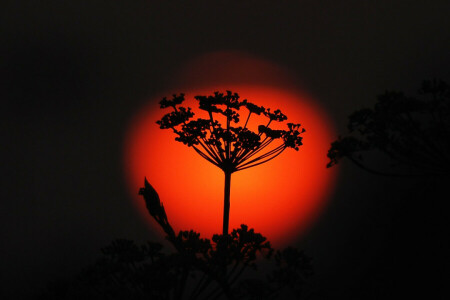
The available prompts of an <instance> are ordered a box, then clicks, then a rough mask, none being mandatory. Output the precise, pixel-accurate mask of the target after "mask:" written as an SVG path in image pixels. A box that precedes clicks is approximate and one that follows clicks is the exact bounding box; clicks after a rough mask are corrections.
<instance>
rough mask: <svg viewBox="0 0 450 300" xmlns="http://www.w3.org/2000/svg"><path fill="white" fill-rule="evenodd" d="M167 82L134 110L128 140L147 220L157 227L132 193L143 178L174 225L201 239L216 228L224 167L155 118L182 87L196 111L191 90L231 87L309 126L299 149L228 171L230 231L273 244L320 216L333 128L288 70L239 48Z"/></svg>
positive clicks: (131, 174)
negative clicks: (250, 231)
mask: <svg viewBox="0 0 450 300" xmlns="http://www.w3.org/2000/svg"><path fill="white" fill-rule="evenodd" d="M170 87H171V88H170V89H168V90H166V91H161V93H160V94H159V95H155V96H154V97H152V99H149V102H148V105H147V106H145V107H143V108H142V109H140V110H139V112H138V113H137V114H136V116H135V117H134V118H133V120H132V122H131V124H130V127H129V130H128V132H127V135H126V138H125V145H124V146H125V149H124V162H125V170H126V172H127V174H126V175H127V182H128V185H129V187H130V191H131V194H132V199H133V203H134V204H135V206H136V208H137V209H138V211H139V212H140V213H141V215H142V216H143V217H144V218H145V220H147V221H148V223H149V224H150V226H151V227H152V228H156V224H155V222H154V220H153V219H151V218H150V217H149V216H148V213H147V211H146V208H145V204H144V203H143V200H142V198H140V197H138V196H137V191H138V190H139V187H141V186H142V185H143V182H144V177H147V179H148V180H149V182H150V183H151V184H152V185H153V186H154V187H155V189H156V190H157V191H158V193H159V195H160V198H161V200H162V202H163V203H164V207H165V208H166V211H167V214H168V218H169V221H170V223H171V224H172V226H173V227H174V229H175V230H176V231H178V230H189V229H193V230H195V231H198V232H200V233H201V234H202V236H203V237H206V238H210V237H211V235H212V234H214V233H220V232H221V226H222V214H223V188H224V187H223V185H224V182H223V172H222V171H221V170H220V169H218V168H216V167H215V166H213V165H212V164H210V163H208V162H207V161H206V160H204V159H203V158H201V157H200V156H199V155H198V154H197V153H195V151H194V150H193V149H192V148H188V147H186V146H185V145H183V144H182V143H179V142H176V141H175V136H174V134H173V133H172V132H170V131H166V130H161V129H159V127H158V125H157V124H156V121H157V120H159V119H160V118H161V116H162V115H164V114H165V113H166V112H167V111H164V110H161V109H159V105H158V102H159V101H160V100H161V98H162V97H164V96H167V97H170V96H171V95H172V94H173V93H181V92H182V93H185V94H186V102H185V103H184V105H185V106H189V107H191V108H192V109H193V110H194V112H196V113H199V114H201V111H200V110H199V109H198V104H197V102H196V101H195V100H194V98H193V97H194V96H196V95H210V94H212V93H213V92H214V91H221V92H225V91H226V90H231V91H233V92H237V93H238V94H239V95H240V96H241V97H242V98H243V99H244V98H245V99H248V100H249V101H251V102H253V103H255V104H257V105H262V106H264V107H268V108H272V109H278V108H279V109H281V111H282V112H283V113H284V114H286V115H287V116H288V122H294V123H301V124H302V126H303V127H304V128H305V129H306V132H305V133H304V135H303V136H304V140H303V142H304V145H303V146H301V147H300V150H299V151H298V152H297V151H284V152H283V153H282V154H281V155H280V156H278V157H277V158H276V159H274V160H272V161H270V162H268V163H266V164H263V165H260V166H256V167H254V168H251V169H246V170H243V171H239V172H236V173H234V174H233V176H232V179H231V180H232V182H231V210H230V229H232V228H237V227H238V226H239V225H240V224H246V225H248V226H249V227H251V228H254V229H255V230H256V231H257V232H260V233H262V234H263V235H265V236H266V237H267V238H268V239H269V240H270V241H271V242H272V243H273V244H274V245H275V246H277V247H278V246H285V245H287V244H289V243H291V242H294V241H295V240H297V239H298V238H299V237H300V236H301V235H302V234H303V233H304V232H305V231H306V230H307V229H308V228H309V226H311V224H313V222H314V220H315V219H316V218H317V216H318V215H319V214H320V211H321V210H322V209H323V207H324V205H325V204H326V201H327V199H328V198H329V196H330V193H331V192H332V190H333V187H334V182H335V177H336V171H337V169H334V168H332V169H326V164H327V157H326V153H327V150H328V148H329V145H330V142H331V141H332V140H334V138H335V134H334V129H333V126H332V125H331V122H330V119H329V117H328V116H327V115H326V113H325V111H324V110H323V109H322V108H321V107H320V106H319V104H318V103H317V102H315V101H314V100H313V99H312V97H310V96H308V95H307V94H306V93H305V92H303V91H301V90H300V89H299V88H298V87H297V85H296V79H295V77H294V76H292V75H290V74H289V72H288V71H287V70H286V69H284V68H282V67H280V66H277V65H276V64H274V63H270V62H267V61H265V60H262V59H258V58H255V57H252V56H250V55H248V54H242V53H239V52H225V51H223V52H215V53H210V54H206V55H203V56H200V57H198V58H196V59H194V60H191V61H190V62H188V63H186V64H185V65H184V66H182V67H181V68H180V70H179V71H178V73H177V74H174V76H173V81H172V84H171V85H170ZM282 125H284V126H286V125H285V124H282ZM156 230H157V231H159V229H156Z"/></svg>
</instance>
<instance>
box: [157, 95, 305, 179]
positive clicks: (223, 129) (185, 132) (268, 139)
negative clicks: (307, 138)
mask: <svg viewBox="0 0 450 300" xmlns="http://www.w3.org/2000/svg"><path fill="white" fill-rule="evenodd" d="M195 99H196V100H197V101H198V102H199V108H200V109H201V110H204V111H206V112H207V113H208V116H209V118H207V119H202V118H198V119H196V120H192V118H193V117H194V113H193V112H192V110H191V108H186V107H183V106H181V104H182V102H183V101H184V94H179V95H176V94H175V95H173V98H172V99H171V100H168V99H166V98H163V99H162V100H161V102H160V106H161V108H168V107H172V108H173V111H172V112H170V113H168V114H166V115H164V116H163V117H162V119H161V120H159V121H157V124H158V125H159V126H160V128H161V129H169V128H170V129H172V130H173V132H174V133H175V134H176V135H177V137H176V138H175V139H176V140H177V141H179V142H182V143H184V144H185V145H187V146H189V147H193V148H194V150H195V151H196V152H197V153H198V154H199V155H201V156H202V157H203V158H204V159H206V160H208V161H209V162H211V163H212V164H214V165H216V166H217V167H219V168H221V169H222V170H224V171H227V172H236V171H239V170H243V169H247V168H251V167H253V166H256V165H259V164H262V163H265V162H267V161H269V160H271V159H273V158H275V157H276V156H278V155H280V154H281V153H282V152H283V151H284V150H285V149H286V148H292V149H295V150H298V149H299V146H301V145H302V136H301V134H302V133H303V132H304V131H305V129H303V128H302V127H301V125H300V124H293V123H288V124H287V130H275V129H272V128H270V125H271V123H272V122H283V121H285V120H287V116H286V115H284V114H283V113H282V112H281V111H280V110H279V109H277V110H275V111H273V112H272V111H271V110H270V109H266V108H264V107H262V106H258V105H255V104H253V103H251V102H249V101H248V100H246V99H245V100H240V97H239V95H238V94H237V93H232V92H231V91H227V92H226V93H219V92H215V93H214V94H213V95H210V96H196V97H195ZM241 108H245V109H246V110H247V118H246V121H245V124H244V125H243V126H240V124H238V123H239V122H240V114H239V112H240V111H241ZM252 114H254V115H263V116H265V117H266V118H267V124H266V125H260V126H258V132H253V131H251V130H250V129H248V128H247V124H248V121H249V119H250V117H251V115H252ZM217 116H221V117H222V118H223V117H224V118H225V119H226V124H224V125H223V126H222V124H221V123H219V122H218V120H217ZM275 141H278V143H274V142H275ZM275 144H276V145H275ZM263 149H265V150H266V151H262V150H263Z"/></svg>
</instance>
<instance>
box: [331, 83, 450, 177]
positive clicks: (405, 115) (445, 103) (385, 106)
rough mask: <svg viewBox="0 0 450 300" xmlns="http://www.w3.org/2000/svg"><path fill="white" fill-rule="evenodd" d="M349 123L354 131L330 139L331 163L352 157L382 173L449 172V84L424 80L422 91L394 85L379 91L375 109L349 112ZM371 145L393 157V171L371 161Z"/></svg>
mask: <svg viewBox="0 0 450 300" xmlns="http://www.w3.org/2000/svg"><path fill="white" fill-rule="evenodd" d="M348 129H349V132H350V135H347V136H345V137H340V138H339V139H338V140H337V141H335V142H333V143H332V144H331V148H330V150H329V152H328V158H330V162H329V163H328V167H331V166H333V165H335V164H337V163H338V162H339V161H340V160H341V159H343V158H348V159H350V160H351V161H352V162H353V163H354V164H356V165H357V166H359V167H361V168H362V169H364V170H366V171H368V172H371V173H374V174H378V175H389V176H402V177H423V176H425V177H448V176H449V172H448V170H449V169H450V168H449V167H450V89H449V86H448V84H447V83H445V82H443V81H437V80H432V81H424V82H423V84H422V87H421V89H420V90H419V97H409V96H406V95H404V94H403V93H401V92H393V91H391V92H386V93H385V94H383V95H381V96H378V102H377V103H376V104H375V107H374V108H373V109H371V108H366V109H361V110H358V111H356V112H354V113H353V114H351V115H350V117H349V123H348ZM370 151H378V152H381V153H383V154H384V155H386V156H388V157H389V159H390V160H391V166H390V169H389V171H384V170H380V169H377V168H375V167H373V166H371V165H369V164H368V163H367V160H365V159H364V157H365V156H367V154H368V152H370Z"/></svg>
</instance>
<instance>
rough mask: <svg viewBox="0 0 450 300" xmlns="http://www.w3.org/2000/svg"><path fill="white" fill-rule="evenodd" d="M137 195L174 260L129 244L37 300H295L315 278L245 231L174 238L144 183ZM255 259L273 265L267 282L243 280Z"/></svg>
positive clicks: (157, 249) (113, 248) (293, 257)
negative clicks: (284, 297)
mask: <svg viewBox="0 0 450 300" xmlns="http://www.w3.org/2000/svg"><path fill="white" fill-rule="evenodd" d="M139 194H140V195H142V196H143V198H144V200H145V202H146V206H147V209H148V212H149V213H150V215H151V216H152V217H153V219H155V221H156V222H157V223H158V224H159V225H160V226H161V228H162V229H163V231H164V232H165V234H166V239H167V240H168V241H169V243H170V244H171V245H172V246H173V247H174V249H175V252H172V253H168V252H167V251H164V249H163V246H162V245H161V244H159V243H155V242H147V243H146V244H144V245H137V244H136V243H134V242H133V241H131V240H127V239H118V240H115V241H113V242H112V243H111V244H110V245H109V246H107V247H105V248H103V249H102V253H103V257H102V258H100V259H98V260H97V261H96V263H95V264H93V265H91V266H89V267H88V268H85V269H84V270H83V272H82V273H81V274H80V276H79V277H78V280H77V281H75V282H67V281H64V280H60V281H59V282H56V283H53V284H52V285H51V286H50V287H49V288H48V290H47V291H46V292H45V293H43V294H42V295H41V296H40V297H39V299H91V298H92V299H93V298H94V297H95V298H101V299H158V300H159V299H161V300H166V299H167V300H168V299H173V300H176V299H189V300H194V299H204V300H209V299H219V298H221V297H222V298H223V297H225V298H226V299H249V300H250V299H255V300H256V299H279V295H280V293H282V292H284V291H286V290H288V289H289V290H291V291H292V292H293V293H295V294H296V295H297V296H298V297H300V296H301V295H302V294H304V286H305V284H306V283H307V282H308V279H309V277H310V276H311V275H312V274H313V272H312V265H311V259H310V258H309V257H307V256H306V255H305V254H304V252H303V251H300V250H298V249H296V248H293V247H288V248H286V249H283V250H275V249H273V248H272V246H271V244H270V242H268V241H267V240H266V238H265V237H264V236H262V235H261V234H259V233H256V232H254V230H253V229H249V228H248V226H246V225H241V226H240V228H237V229H234V230H233V231H232V232H231V233H230V234H227V235H218V234H216V235H214V236H213V237H212V239H211V240H209V239H203V238H200V234H198V233H196V232H194V231H192V230H190V231H180V232H179V233H178V234H176V233H175V231H174V230H173V228H172V226H171V225H170V223H169V220H168V218H167V215H166V212H165V209H164V206H163V205H162V203H161V201H160V199H159V196H158V194H157V192H156V191H155V190H154V188H153V187H152V186H151V185H150V183H149V182H148V181H147V180H145V186H144V187H143V188H141V189H140V191H139ZM258 257H261V258H265V259H266V260H267V261H269V262H270V261H271V262H272V266H271V268H267V266H265V268H267V269H266V272H265V273H266V276H265V277H264V276H262V274H264V273H260V274H259V276H256V277H255V276H253V277H249V276H243V275H244V274H245V272H246V271H248V270H250V271H251V270H260V269H259V268H260V266H259V263H260V262H261V260H259V261H258V260H257V258H258ZM224 266H225V267H226V268H223V267H224Z"/></svg>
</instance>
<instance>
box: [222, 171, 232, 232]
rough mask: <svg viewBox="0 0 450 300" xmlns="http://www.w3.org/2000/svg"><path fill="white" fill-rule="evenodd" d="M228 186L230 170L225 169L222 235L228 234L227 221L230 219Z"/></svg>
mask: <svg viewBox="0 0 450 300" xmlns="http://www.w3.org/2000/svg"><path fill="white" fill-rule="evenodd" d="M230 188H231V172H230V171H225V192H224V194H225V197H224V201H223V235H224V236H225V235H228V223H229V220H230Z"/></svg>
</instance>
